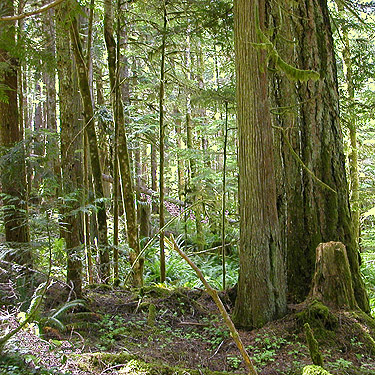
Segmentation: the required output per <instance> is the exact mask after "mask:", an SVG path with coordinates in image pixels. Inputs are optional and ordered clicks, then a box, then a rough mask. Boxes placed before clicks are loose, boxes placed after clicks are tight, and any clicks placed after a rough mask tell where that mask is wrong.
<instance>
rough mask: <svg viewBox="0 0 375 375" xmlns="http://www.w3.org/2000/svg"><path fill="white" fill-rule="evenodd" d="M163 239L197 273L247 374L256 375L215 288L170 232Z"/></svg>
mask: <svg viewBox="0 0 375 375" xmlns="http://www.w3.org/2000/svg"><path fill="white" fill-rule="evenodd" d="M165 240H166V242H167V243H168V244H169V246H170V247H171V248H172V249H174V250H176V251H177V252H178V253H179V254H180V256H181V258H183V259H184V260H185V261H186V262H187V263H188V264H189V266H190V267H191V268H192V269H193V270H194V271H195V273H196V274H197V275H198V277H199V279H200V280H201V281H202V283H203V285H204V286H205V288H206V290H207V293H208V294H209V295H210V296H211V297H212V299H213V300H214V301H215V303H216V306H217V307H218V309H219V311H220V314H221V316H222V317H223V318H224V321H225V324H226V325H227V327H228V328H229V330H230V334H231V336H232V338H233V340H234V342H235V343H236V345H237V347H238V349H239V351H240V353H241V356H242V358H243V359H244V361H245V365H246V367H247V369H248V370H249V374H250V375H258V373H257V371H256V369H255V367H254V365H253V363H252V361H251V359H250V357H249V355H248V354H247V352H246V349H245V346H244V345H243V343H242V340H241V337H240V335H239V334H238V331H237V329H236V327H235V326H234V324H233V322H232V319H231V318H230V316H229V314H228V313H227V311H226V310H225V307H224V305H223V302H221V299H220V297H219V295H218V294H217V291H216V290H215V289H213V288H212V287H211V285H210V284H209V283H208V282H207V281H206V279H205V278H204V276H203V274H202V271H201V270H200V269H199V268H198V267H197V266H196V265H195V264H194V263H193V262H192V261H191V260H190V258H189V257H188V256H187V255H186V254H185V253H184V252H183V251H182V250H181V249H180V248H179V247H178V245H177V243H176V241H175V239H174V237H173V235H172V234H171V236H170V238H169V239H167V238H166V239H165Z"/></svg>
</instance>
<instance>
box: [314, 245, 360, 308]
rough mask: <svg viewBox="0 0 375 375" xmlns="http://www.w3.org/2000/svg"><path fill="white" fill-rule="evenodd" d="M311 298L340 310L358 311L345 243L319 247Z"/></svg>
mask: <svg viewBox="0 0 375 375" xmlns="http://www.w3.org/2000/svg"><path fill="white" fill-rule="evenodd" d="M309 297H311V298H313V299H317V300H319V301H321V302H323V303H324V304H326V305H328V306H331V307H334V308H338V309H340V308H350V309H358V306H357V303H356V300H355V297H354V290H353V284H352V275H351V273H350V266H349V260H348V256H347V253H346V248H345V245H344V244H343V243H341V242H327V243H321V244H319V246H318V247H317V249H316V263H315V273H314V277H313V281H312V286H311V290H310V296H309Z"/></svg>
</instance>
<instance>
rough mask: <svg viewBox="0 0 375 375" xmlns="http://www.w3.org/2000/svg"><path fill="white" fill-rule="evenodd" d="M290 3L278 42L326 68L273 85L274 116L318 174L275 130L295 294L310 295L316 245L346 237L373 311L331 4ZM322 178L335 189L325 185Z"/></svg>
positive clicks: (273, 21)
mask: <svg viewBox="0 0 375 375" xmlns="http://www.w3.org/2000/svg"><path fill="white" fill-rule="evenodd" d="M285 3H287V8H286V10H285V11H284V10H280V9H279V8H277V7H276V8H274V9H272V12H271V13H270V14H269V24H270V25H272V27H274V29H275V30H276V29H277V30H279V33H281V34H282V36H283V38H281V37H280V35H279V36H278V37H275V38H274V41H275V44H276V47H277V49H278V51H279V53H280V54H281V57H282V58H284V59H285V60H286V61H288V62H289V63H290V64H292V65H294V66H296V67H297V68H299V69H306V70H307V69H312V70H315V71H317V72H319V74H320V79H319V80H317V81H312V80H309V81H307V82H292V81H290V80H288V79H287V78H286V77H285V75H284V73H277V74H275V75H274V76H273V81H272V85H271V87H272V89H271V96H272V100H273V104H274V106H275V107H279V108H276V109H275V114H276V116H275V117H274V121H275V123H276V124H277V126H280V127H283V129H284V131H285V134H286V136H287V137H288V139H289V141H290V143H291V145H292V147H293V149H294V151H295V152H296V153H297V154H298V156H299V157H300V159H301V160H302V162H303V163H304V165H305V166H306V167H307V168H309V170H310V171H312V172H313V174H310V173H308V172H307V170H306V169H305V168H304V166H303V165H302V164H301V163H300V161H297V160H296V158H293V155H292V152H291V150H290V148H289V146H288V145H287V143H286V142H285V140H283V139H282V137H281V135H280V131H279V130H275V132H277V133H278V135H277V137H275V139H276V143H275V145H276V147H275V149H277V160H278V164H279V168H277V169H278V170H280V171H281V170H283V173H278V186H279V188H278V211H279V217H280V220H281V222H282V223H283V225H282V227H284V228H285V231H283V235H282V238H283V247H284V248H285V251H286V254H287V269H288V290H289V294H290V297H291V299H292V300H294V301H302V300H304V299H305V298H306V296H307V294H308V292H309V288H310V284H311V280H312V276H313V269H314V263H315V249H316V247H317V245H318V244H319V243H321V242H327V241H341V242H343V243H344V244H345V246H346V248H347V254H348V259H349V264H350V269H351V273H352V277H353V286H354V293H355V296H356V300H357V302H358V304H359V306H360V307H361V308H362V309H363V310H364V311H369V304H368V298H367V294H366V291H365V288H364V284H363V281H362V279H361V275H360V271H359V262H358V259H359V255H358V251H357V247H356V240H355V234H354V230H353V222H352V216H351V212H350V207H349V194H348V187H347V178H346V172H345V157H344V152H343V136H342V132H341V127H340V121H339V116H340V113H339V95H338V83H337V72H336V61H335V56H334V50H333V40H332V31H331V26H330V20H329V13H328V7H327V2H326V1H318V0H308V1H303V2H295V3H291V2H286V1H285ZM280 11H281V13H280ZM276 13H277V14H276ZM280 14H281V15H282V16H281V17H280ZM280 25H281V26H282V27H281V28H280V29H279V26H280ZM284 39H288V40H295V44H293V46H292V47H290V48H288V47H284V48H280V45H284V46H285V40H284ZM282 40H283V42H281V41H282ZM278 41H280V42H278ZM281 167H283V168H281ZM317 179H320V180H321V181H323V182H324V183H325V184H326V185H328V186H329V187H331V188H332V189H333V190H334V191H335V192H333V191H331V190H329V189H327V188H324V187H322V185H321V184H319V183H317Z"/></svg>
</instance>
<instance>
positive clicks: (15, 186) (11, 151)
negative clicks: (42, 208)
mask: <svg viewBox="0 0 375 375" xmlns="http://www.w3.org/2000/svg"><path fill="white" fill-rule="evenodd" d="M2 11H3V13H4V15H10V16H11V15H13V13H14V7H13V1H12V0H5V1H4V2H3V8H2ZM0 38H1V39H4V42H3V43H2V45H3V46H4V45H8V46H9V50H6V49H4V47H3V48H1V49H0V63H1V64H2V66H3V67H4V68H3V69H2V70H1V71H0V83H1V84H2V85H4V86H5V87H6V89H5V90H4V91H3V92H2V96H3V95H6V97H7V99H6V100H4V99H2V100H0V146H1V147H2V148H3V153H2V158H3V160H7V162H6V163H4V164H3V165H2V166H1V185H2V193H3V194H4V197H3V205H4V207H3V212H4V214H3V215H4V227H5V240H6V241H10V242H22V243H24V242H29V240H30V234H29V226H28V218H27V203H26V202H27V184H26V168H25V151H24V146H23V144H22V140H23V134H22V131H21V129H22V125H21V124H20V123H19V118H18V101H17V95H18V82H17V70H18V62H17V60H16V58H15V57H14V56H12V54H11V51H12V50H14V48H15V25H14V23H13V22H3V23H1V24H0ZM5 40H6V43H5ZM14 260H15V261H17V262H18V263H21V264H27V265H32V257H31V252H30V251H27V250H25V249H24V250H23V252H22V254H15V258H14Z"/></svg>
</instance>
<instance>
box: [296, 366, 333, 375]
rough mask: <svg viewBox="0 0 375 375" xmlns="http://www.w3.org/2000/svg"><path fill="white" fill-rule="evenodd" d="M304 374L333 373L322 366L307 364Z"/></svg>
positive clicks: (322, 374)
mask: <svg viewBox="0 0 375 375" xmlns="http://www.w3.org/2000/svg"><path fill="white" fill-rule="evenodd" d="M302 375H331V374H330V373H329V372H328V371H326V370H324V368H323V367H320V366H315V365H311V366H305V367H304V368H303V371H302Z"/></svg>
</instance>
